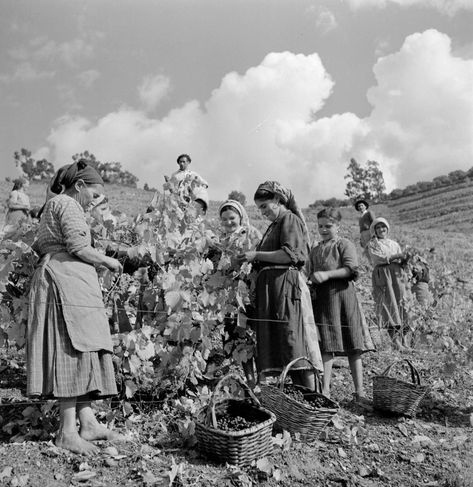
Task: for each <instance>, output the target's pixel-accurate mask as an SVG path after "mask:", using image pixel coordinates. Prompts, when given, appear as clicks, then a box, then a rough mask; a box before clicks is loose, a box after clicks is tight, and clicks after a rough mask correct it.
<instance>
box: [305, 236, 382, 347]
mask: <svg viewBox="0 0 473 487" xmlns="http://www.w3.org/2000/svg"><path fill="white" fill-rule="evenodd" d="M343 267H348V268H349V269H350V271H351V276H350V277H349V278H346V279H329V280H328V281H325V282H323V283H322V284H316V285H314V298H313V306H314V317H315V322H316V324H317V326H318V328H319V333H320V336H321V349H322V352H323V353H327V354H330V353H331V354H333V355H353V354H356V353H364V352H368V351H370V350H374V346H373V342H372V340H371V336H370V333H369V328H368V325H367V323H366V320H365V316H364V314H363V311H362V309H361V306H360V303H359V301H358V296H357V295H356V292H355V286H354V285H353V279H355V278H356V277H357V275H358V258H357V255H356V248H355V246H354V245H353V243H352V242H350V241H349V240H347V239H345V238H336V239H332V240H329V241H328V242H319V244H318V245H317V246H315V247H314V248H313V249H312V250H311V252H310V263H309V276H310V275H312V273H314V272H317V271H331V270H336V269H342V268H343Z"/></svg>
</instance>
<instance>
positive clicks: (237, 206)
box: [218, 200, 250, 227]
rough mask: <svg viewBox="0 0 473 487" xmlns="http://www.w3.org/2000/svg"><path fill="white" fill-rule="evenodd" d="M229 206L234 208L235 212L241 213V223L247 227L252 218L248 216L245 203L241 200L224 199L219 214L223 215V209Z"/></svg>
mask: <svg viewBox="0 0 473 487" xmlns="http://www.w3.org/2000/svg"><path fill="white" fill-rule="evenodd" d="M228 206H229V207H230V208H232V209H233V210H235V212H236V213H238V214H239V215H240V220H241V222H240V225H241V226H242V227H247V226H249V225H250V219H249V218H248V213H247V212H246V210H245V208H244V207H243V205H242V204H241V203H240V202H239V201H236V200H227V201H224V202H223V203H222V204H221V205H220V207H219V209H218V214H219V216H221V213H222V210H223V209H224V208H225V207H228Z"/></svg>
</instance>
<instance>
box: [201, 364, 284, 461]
mask: <svg viewBox="0 0 473 487" xmlns="http://www.w3.org/2000/svg"><path fill="white" fill-rule="evenodd" d="M229 379H233V380H235V381H236V382H237V383H238V384H239V385H240V386H241V387H242V388H243V390H244V391H245V392H246V393H247V394H248V395H249V399H234V398H230V399H223V400H219V399H218V395H219V394H220V392H221V389H222V386H223V384H224V383H225V382H226V381H228V380H229ZM220 414H226V415H228V416H242V417H244V418H245V419H247V420H251V421H258V424H257V425H255V426H252V427H251V428H246V429H243V430H240V431H223V430H221V429H218V426H217V416H218V415H220ZM275 421H276V417H275V416H274V414H273V413H272V412H271V411H268V410H267V409H264V408H262V407H261V404H260V402H259V401H258V399H257V398H256V396H255V395H254V393H253V392H252V391H251V389H250V388H249V387H248V386H247V385H246V384H245V382H244V381H243V379H242V378H241V377H239V376H238V375H236V374H233V373H230V374H227V375H226V376H224V377H222V379H220V381H219V382H218V383H217V385H216V387H215V390H214V392H213V394H212V397H211V398H210V402H209V404H208V406H207V407H205V408H203V409H202V410H201V411H200V413H199V419H198V420H197V421H196V428H195V432H196V437H197V442H198V449H199V450H200V451H201V452H202V453H204V454H205V455H207V456H208V457H210V458H212V459H214V460H216V461H219V462H227V463H230V464H233V465H239V466H241V465H249V464H251V462H252V461H253V460H257V459H259V458H262V457H264V456H266V455H269V454H270V453H271V452H272V448H273V442H272V435H271V434H272V430H273V425H274V423H275Z"/></svg>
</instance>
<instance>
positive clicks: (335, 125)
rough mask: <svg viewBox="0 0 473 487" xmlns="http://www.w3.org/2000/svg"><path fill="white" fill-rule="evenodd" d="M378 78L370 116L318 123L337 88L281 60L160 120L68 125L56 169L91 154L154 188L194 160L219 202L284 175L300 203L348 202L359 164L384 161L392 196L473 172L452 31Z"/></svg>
mask: <svg viewBox="0 0 473 487" xmlns="http://www.w3.org/2000/svg"><path fill="white" fill-rule="evenodd" d="M374 72H375V76H376V80H377V84H376V86H374V87H372V88H371V89H370V90H369V92H368V98H369V101H370V103H371V104H372V107H373V108H372V112H371V114H370V115H369V116H368V117H366V118H364V119H361V118H359V117H358V116H356V115H355V114H352V113H341V114H336V115H333V116H331V117H326V118H320V119H317V118H316V116H317V112H318V111H319V110H320V109H321V107H322V106H323V105H324V103H325V101H326V100H327V98H328V97H329V96H330V94H331V92H332V89H333V87H334V83H333V81H332V80H331V79H330V77H329V75H328V74H327V72H326V71H325V69H324V67H323V65H322V63H321V61H320V59H319V57H318V55H317V54H312V55H302V54H297V55H296V54H292V53H289V52H283V53H271V54H268V55H267V56H266V57H265V58H264V60H263V61H262V62H261V64H260V65H258V66H256V67H252V68H250V69H248V70H247V71H246V73H244V74H238V73H235V72H232V73H229V74H227V75H226V76H225V77H224V78H223V79H222V82H221V84H220V86H219V87H218V88H216V89H215V90H214V91H213V92H212V93H211V95H210V97H209V98H208V100H207V101H206V102H205V103H204V104H202V105H201V104H199V103H198V102H197V101H189V102H188V103H186V104H185V105H183V106H181V107H178V108H175V109H173V110H171V111H170V112H169V113H167V114H166V116H164V117H162V118H160V119H158V118H153V117H151V116H150V115H149V114H147V113H146V112H145V111H143V110H134V109H129V108H126V109H125V108H122V109H119V110H117V111H115V112H113V113H110V114H108V115H105V116H103V117H102V118H101V119H99V120H97V121H90V120H87V119H85V118H65V119H62V120H59V121H58V122H57V124H56V126H55V128H54V129H53V130H52V132H51V134H50V136H49V139H48V141H49V144H50V146H51V148H52V154H53V157H54V160H55V161H61V163H65V162H67V161H69V160H70V158H71V156H72V155H73V154H75V153H77V152H82V151H84V150H86V149H87V150H90V151H92V152H93V153H94V154H95V155H96V156H97V157H98V158H99V159H101V160H108V161H111V160H117V161H121V162H122V163H123V165H124V167H125V168H126V169H128V170H130V171H132V172H133V173H134V174H136V175H137V176H138V177H139V178H140V179H141V182H142V183H144V182H149V183H150V184H151V185H152V186H159V185H160V184H161V182H162V181H163V175H164V174H169V173H171V172H172V171H174V170H175V167H176V164H175V158H176V156H177V154H180V153H182V152H186V153H189V154H191V156H192V160H193V162H192V168H193V169H194V170H196V171H198V172H200V173H201V174H202V175H203V176H204V177H205V179H207V180H208V181H209V182H210V195H211V198H213V199H223V198H224V197H225V196H226V195H227V194H228V193H229V192H230V191H231V190H233V189H239V190H242V191H243V192H244V193H245V194H246V195H247V196H248V197H249V198H251V195H252V194H253V192H254V190H255V189H256V186H257V184H258V183H259V182H261V181H263V180H265V179H277V180H279V181H281V182H282V183H283V184H285V185H287V186H288V187H291V188H292V189H293V190H294V192H295V194H296V196H297V199H298V200H299V201H300V203H301V204H304V205H306V204H308V203H310V202H312V201H314V200H315V199H318V198H328V197H331V196H339V197H341V196H342V195H343V190H344V187H345V180H344V178H343V176H344V174H345V172H346V166H347V164H348V161H349V159H350V158H351V157H355V158H356V159H357V160H358V161H359V162H362V163H364V162H365V161H366V160H371V159H374V160H377V161H378V162H379V163H380V164H381V167H382V169H383V171H384V173H385V178H386V180H387V183H388V185H389V187H390V189H392V188H393V187H395V186H404V185H406V184H409V183H411V182H416V181H418V180H420V179H424V180H425V179H431V178H433V177H435V176H437V175H439V174H445V173H447V172H449V171H450V170H454V169H466V168H469V167H470V166H471V165H472V161H473V142H472V140H473V138H472V137H471V134H472V133H473V92H472V89H473V88H472V87H473V61H472V60H471V59H462V58H459V57H455V56H454V55H453V54H452V52H451V50H450V39H449V38H448V37H447V36H446V35H444V34H441V33H439V32H437V31H434V30H429V31H426V32H424V33H422V34H414V35H411V36H409V37H407V38H406V40H405V42H404V44H403V46H402V47H401V49H400V50H399V51H398V52H395V53H393V54H391V55H388V56H385V57H383V58H380V59H379V60H378V62H377V63H376V65H375V67H374Z"/></svg>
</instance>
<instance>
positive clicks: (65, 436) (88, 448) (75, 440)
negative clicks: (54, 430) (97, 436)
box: [54, 430, 99, 455]
mask: <svg viewBox="0 0 473 487" xmlns="http://www.w3.org/2000/svg"><path fill="white" fill-rule="evenodd" d="M54 443H55V445H56V446H57V447H59V448H64V449H65V450H69V451H71V452H73V453H79V454H80V455H92V454H93V453H97V452H98V451H99V448H98V447H96V446H95V445H93V444H92V443H89V442H88V441H86V440H85V439H84V438H81V437H80V436H79V433H78V432H77V431H75V432H71V433H69V432H68V433H65V432H64V431H61V430H59V431H58V434H57V436H56V440H55V441H54Z"/></svg>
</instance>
